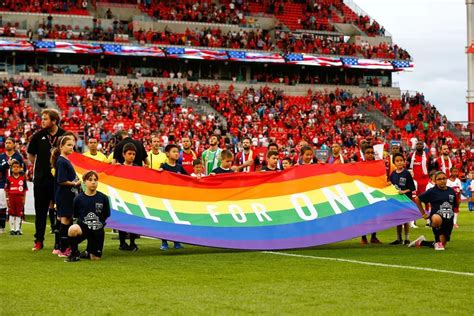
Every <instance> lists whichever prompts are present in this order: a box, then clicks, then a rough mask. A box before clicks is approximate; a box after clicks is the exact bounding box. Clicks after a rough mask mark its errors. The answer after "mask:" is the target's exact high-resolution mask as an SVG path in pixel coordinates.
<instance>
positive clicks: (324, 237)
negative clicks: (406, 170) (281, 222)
mask: <svg viewBox="0 0 474 316" xmlns="http://www.w3.org/2000/svg"><path fill="white" fill-rule="evenodd" d="M353 212H357V210H354V211H353ZM339 216H340V215H339ZM335 217H337V216H335ZM419 217H420V215H417V214H416V213H414V212H413V208H403V209H398V210H396V211H394V212H391V213H389V214H384V215H382V216H378V217H376V218H373V219H371V220H368V221H365V222H362V223H358V224H355V225H352V226H349V227H345V228H343V229H339V230H335V231H330V232H325V233H319V234H312V235H307V236H304V237H295V238H284V239H271V240H220V239H212V238H200V237H193V236H189V235H182V234H176V233H169V232H157V231H156V230H152V229H147V228H143V227H138V226H134V225H130V224H123V223H118V222H116V221H113V220H109V221H108V225H107V226H109V227H113V228H116V229H120V230H124V231H131V232H136V233H139V234H142V235H146V236H150V237H156V238H163V239H167V240H176V241H181V242H184V243H188V244H194V245H200V246H208V247H218V248H230V249H247V250H278V249H293V248H306V247H313V246H319V245H324V244H328V243H334V242H339V241H343V240H348V239H352V238H355V237H358V236H362V235H366V234H370V233H373V232H375V231H380V230H385V229H387V228H390V227H394V226H397V225H400V224H403V223H406V222H407V221H410V220H414V219H417V218H419Z"/></svg>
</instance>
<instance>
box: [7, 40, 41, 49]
mask: <svg viewBox="0 0 474 316" xmlns="http://www.w3.org/2000/svg"><path fill="white" fill-rule="evenodd" d="M34 49H35V48H34V47H33V44H31V43H30V42H28V41H25V40H21V41H8V40H0V50H15V51H23V52H31V51H34Z"/></svg>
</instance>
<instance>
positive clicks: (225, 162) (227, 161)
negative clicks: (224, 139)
mask: <svg viewBox="0 0 474 316" xmlns="http://www.w3.org/2000/svg"><path fill="white" fill-rule="evenodd" d="M233 160H234V154H233V153H232V152H231V151H230V150H227V149H226V150H223V151H222V153H221V160H220V161H221V165H220V166H219V167H217V168H215V169H214V170H212V173H211V175H216V174H223V173H234V172H235V171H234V170H232V169H231V167H232V161H233Z"/></svg>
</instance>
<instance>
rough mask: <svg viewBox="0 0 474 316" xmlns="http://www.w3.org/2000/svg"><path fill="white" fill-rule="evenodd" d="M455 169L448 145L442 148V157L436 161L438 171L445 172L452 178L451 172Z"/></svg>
mask: <svg viewBox="0 0 474 316" xmlns="http://www.w3.org/2000/svg"><path fill="white" fill-rule="evenodd" d="M452 167H453V162H452V161H451V158H450V157H449V147H448V145H443V146H441V156H440V157H438V159H436V170H438V171H443V172H444V173H445V174H446V176H447V177H448V178H449V177H450V176H451V174H450V171H451V168H452Z"/></svg>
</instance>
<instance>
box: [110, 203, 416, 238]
mask: <svg viewBox="0 0 474 316" xmlns="http://www.w3.org/2000/svg"><path fill="white" fill-rule="evenodd" d="M401 210H403V212H400V211H401ZM295 212H296V211H295ZM396 212H400V221H399V223H397V224H400V223H405V222H408V221H411V220H413V219H416V218H419V217H420V213H419V211H418V208H417V207H416V205H415V204H414V203H413V202H400V201H397V200H388V201H383V202H378V203H375V204H372V205H368V206H365V207H361V208H358V209H355V210H353V211H349V212H345V213H342V214H338V215H333V216H329V217H325V218H322V219H315V220H311V221H304V222H299V223H292V224H284V225H275V226H257V227H209V226H196V225H182V224H174V223H166V222H160V221H153V220H149V219H145V218H141V217H136V216H132V215H128V214H125V213H122V212H117V211H112V217H111V219H110V225H108V226H109V227H111V228H118V229H122V230H128V231H130V232H133V233H138V234H146V235H150V232H156V234H155V233H153V237H163V236H165V235H170V234H171V235H181V236H189V237H193V238H197V239H199V238H204V239H208V240H212V239H216V240H221V241H223V240H229V241H232V240H234V241H237V240H248V241H252V240H262V241H263V240H277V239H285V238H299V237H304V236H309V235H314V234H327V233H334V234H337V232H338V231H339V230H345V229H350V227H351V226H355V225H359V224H362V223H364V222H368V221H371V222H373V223H374V224H375V225H377V219H378V218H381V219H382V218H383V217H384V216H385V215H388V214H392V213H396ZM269 215H270V216H271V213H269ZM393 215H396V214H393ZM392 218H393V216H392ZM382 221H383V219H382ZM380 224H381V226H383V227H384V228H386V227H385V225H382V224H384V223H382V222H381V223H380ZM397 224H395V225H397ZM145 231H146V232H147V233H145Z"/></svg>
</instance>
